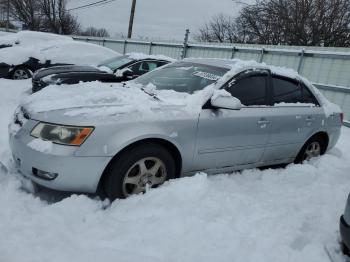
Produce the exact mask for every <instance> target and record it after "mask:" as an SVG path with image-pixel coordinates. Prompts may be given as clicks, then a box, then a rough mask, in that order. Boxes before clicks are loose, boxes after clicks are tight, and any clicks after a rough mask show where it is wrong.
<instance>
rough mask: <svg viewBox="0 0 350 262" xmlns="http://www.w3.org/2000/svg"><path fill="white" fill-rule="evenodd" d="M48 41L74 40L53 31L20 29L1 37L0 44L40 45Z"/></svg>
mask: <svg viewBox="0 0 350 262" xmlns="http://www.w3.org/2000/svg"><path fill="white" fill-rule="evenodd" d="M47 41H52V42H56V41H73V39H72V38H71V37H69V36H63V35H56V34H51V33H43V32H35V31H20V32H18V33H7V35H5V36H2V37H1V38H0V45H19V46H32V45H40V44H43V43H45V42H47Z"/></svg>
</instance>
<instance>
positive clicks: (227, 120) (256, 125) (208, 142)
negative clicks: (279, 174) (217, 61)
mask: <svg viewBox="0 0 350 262" xmlns="http://www.w3.org/2000/svg"><path fill="white" fill-rule="evenodd" d="M268 80H269V75H268V72H266V71H263V72H251V71H250V72H247V73H241V74H240V75H239V76H238V77H236V78H235V79H233V80H232V81H230V82H229V83H228V84H226V85H225V86H224V88H225V89H226V90H227V91H228V92H230V93H231V94H232V96H234V97H236V98H238V99H240V100H241V102H242V104H243V107H242V108H241V109H240V110H229V109H213V108H207V109H203V110H202V112H201V114H200V117H199V123H198V135H197V139H198V140H197V151H196V160H195V163H196V169H197V170H205V169H215V168H226V167H237V166H240V165H247V164H255V163H258V162H259V161H260V160H261V158H262V155H263V152H264V149H265V145H266V143H267V141H268V136H269V128H270V120H269V111H270V110H269V108H268V107H267V103H268V101H267V93H268Z"/></svg>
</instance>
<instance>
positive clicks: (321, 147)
mask: <svg viewBox="0 0 350 262" xmlns="http://www.w3.org/2000/svg"><path fill="white" fill-rule="evenodd" d="M325 146H326V143H325V141H324V139H323V138H322V137H321V136H314V137H312V138H310V139H309V140H308V141H307V142H306V143H305V145H304V146H303V147H302V149H301V150H300V152H299V154H298V156H297V157H296V159H295V161H294V162H295V163H302V162H304V161H308V160H310V159H311V158H314V157H318V156H320V155H323V154H324V152H325Z"/></svg>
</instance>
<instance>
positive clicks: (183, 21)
mask: <svg viewBox="0 0 350 262" xmlns="http://www.w3.org/2000/svg"><path fill="white" fill-rule="evenodd" d="M95 1H97V0H70V2H69V6H68V8H74V7H77V6H81V5H84V4H89V3H92V2H95ZM248 1H249V0H248ZM130 7H131V0H116V1H114V2H111V3H109V4H105V5H103V6H98V7H93V8H88V9H81V10H77V11H72V13H73V14H75V15H77V16H78V19H79V21H80V22H81V24H82V25H83V26H84V27H88V26H90V25H92V26H95V27H104V28H106V29H107V30H108V31H109V32H110V34H111V36H114V35H115V34H117V33H124V34H125V35H126V33H127V28H128V23H129V15H130ZM241 7H242V6H241V5H237V4H235V3H234V2H233V1H232V0H137V6H136V14H135V21H134V34H133V37H138V36H143V37H151V38H160V39H176V40H182V39H183V36H184V33H185V30H186V28H189V29H190V31H191V32H193V33H194V32H195V31H196V30H197V29H198V27H199V26H200V25H202V24H203V23H204V22H205V21H207V20H209V19H210V17H211V16H212V15H214V14H218V13H224V14H231V15H233V14H236V13H237V12H238V11H239V9H240V8H241Z"/></svg>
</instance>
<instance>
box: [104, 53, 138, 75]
mask: <svg viewBox="0 0 350 262" xmlns="http://www.w3.org/2000/svg"><path fill="white" fill-rule="evenodd" d="M132 61H133V60H132V59H131V58H129V57H128V56H125V55H124V56H117V57H113V58H110V59H107V60H105V61H102V62H101V63H100V64H99V65H98V67H100V66H106V67H108V68H109V69H111V70H113V71H114V70H116V69H118V68H120V67H122V66H124V65H126V64H129V63H130V62H132Z"/></svg>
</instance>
